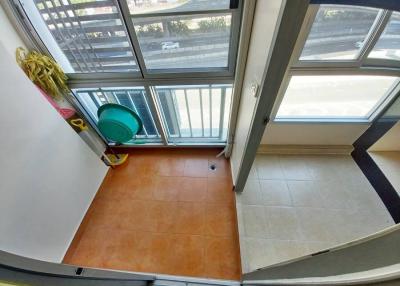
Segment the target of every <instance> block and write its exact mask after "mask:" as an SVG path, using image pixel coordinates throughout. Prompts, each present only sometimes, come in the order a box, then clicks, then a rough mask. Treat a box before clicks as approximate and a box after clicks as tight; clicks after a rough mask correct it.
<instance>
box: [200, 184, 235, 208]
mask: <svg viewBox="0 0 400 286" xmlns="http://www.w3.org/2000/svg"><path fill="white" fill-rule="evenodd" d="M206 202H207V203H216V204H226V205H232V204H233V202H234V192H233V185H232V180H231V179H230V178H207V197H206Z"/></svg>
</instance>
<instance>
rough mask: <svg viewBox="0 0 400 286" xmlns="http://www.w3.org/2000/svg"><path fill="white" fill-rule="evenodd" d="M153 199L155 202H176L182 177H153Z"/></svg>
mask: <svg viewBox="0 0 400 286" xmlns="http://www.w3.org/2000/svg"><path fill="white" fill-rule="evenodd" d="M153 180H154V181H153V182H152V184H154V189H153V198H154V200H157V201H178V198H179V189H180V186H181V184H182V181H183V178H182V177H155V178H153Z"/></svg>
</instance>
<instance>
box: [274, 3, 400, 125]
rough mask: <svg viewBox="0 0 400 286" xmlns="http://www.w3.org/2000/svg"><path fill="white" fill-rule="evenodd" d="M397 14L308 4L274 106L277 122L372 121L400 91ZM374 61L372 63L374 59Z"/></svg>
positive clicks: (365, 8)
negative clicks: (305, 18) (303, 22)
mask: <svg viewBox="0 0 400 286" xmlns="http://www.w3.org/2000/svg"><path fill="white" fill-rule="evenodd" d="M398 15H399V14H398V13H396V12H393V13H392V11H387V10H380V9H375V8H368V7H358V6H350V5H310V7H309V10H308V13H307V20H306V21H305V24H304V25H303V27H302V31H301V33H300V35H299V38H298V41H297V43H296V47H295V50H294V54H293V57H292V60H291V64H290V67H289V69H288V71H287V73H286V79H285V80H284V82H283V84H282V86H281V89H280V94H279V96H278V101H277V103H276V104H275V107H274V112H273V114H274V120H275V121H276V122H283V121H289V122H290V121H291V122H312V121H314V122H325V121H332V122H370V121H372V120H374V119H375V118H376V116H377V114H378V113H379V111H380V110H382V109H383V108H384V106H385V105H386V104H388V103H389V102H390V101H391V99H392V98H393V97H394V96H395V95H396V93H398V92H399V74H400V73H399V69H400V65H399V64H398V63H397V66H396V64H393V63H391V62H388V60H392V61H397V60H398V57H397V54H398V53H399V54H400V49H399V48H400V46H399V45H397V42H396V41H397V36H396V29H397V28H398V27H397V25H398V24H399V23H400V22H399V18H398V17H399V16H398ZM372 59H373V60H374V61H373V62H371V60H372Z"/></svg>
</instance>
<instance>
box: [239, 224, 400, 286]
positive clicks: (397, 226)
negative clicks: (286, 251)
mask: <svg viewBox="0 0 400 286" xmlns="http://www.w3.org/2000/svg"><path fill="white" fill-rule="evenodd" d="M399 230H400V224H395V225H392V226H390V227H388V228H385V229H383V230H381V231H378V232H376V233H373V234H371V235H368V236H365V237H361V238H358V239H355V240H351V241H349V242H345V243H342V244H338V245H336V246H334V247H331V248H325V249H321V250H320V251H317V252H314V253H318V252H323V251H325V250H329V252H330V253H332V252H334V251H337V250H340V249H343V248H347V247H351V246H354V245H357V244H361V243H364V242H367V241H370V240H373V239H375V238H379V237H382V236H384V235H387V234H389V233H392V232H395V231H399ZM314 253H311V254H307V255H304V256H300V257H297V258H293V259H291V260H287V261H283V262H278V263H276V264H272V265H269V266H267V267H263V268H260V269H257V270H255V271H252V272H247V273H244V274H246V275H247V274H251V273H253V272H257V271H259V270H263V269H271V268H275V267H280V266H284V265H287V264H291V263H293V262H297V261H300V260H303V259H307V258H311V257H313V254H314ZM252 281H254V280H252Z"/></svg>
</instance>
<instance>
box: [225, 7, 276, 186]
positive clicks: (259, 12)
mask: <svg viewBox="0 0 400 286" xmlns="http://www.w3.org/2000/svg"><path fill="white" fill-rule="evenodd" d="M281 4H282V0H271V1H264V0H261V1H257V6H256V9H255V15H254V21H253V28H252V32H251V39H250V45H249V51H248V55H247V63H246V70H245V76H244V80H243V89H242V95H241V100H240V107H239V113H238V119H237V126H236V130H235V138H234V142H233V149H232V155H231V159H230V162H231V166H232V175H233V180H234V182H235V180H236V176H237V174H238V172H239V168H240V163H241V160H242V157H243V152H244V150H245V146H246V141H247V136H248V133H249V129H250V125H251V121H252V117H253V113H254V109H255V104H256V102H257V100H256V98H255V97H254V96H253V94H252V92H251V85H252V84H253V83H257V84H258V85H259V84H260V83H261V81H262V76H263V73H264V70H265V67H266V63H267V59H268V54H269V50H270V47H271V42H272V38H273V35H274V31H275V27H276V24H277V19H278V16H279V11H280V8H281Z"/></svg>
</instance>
